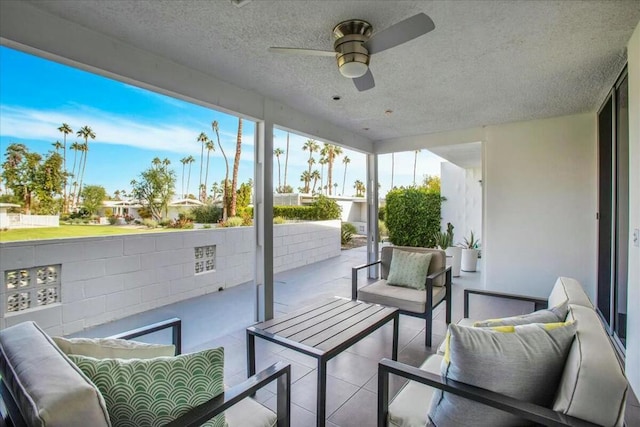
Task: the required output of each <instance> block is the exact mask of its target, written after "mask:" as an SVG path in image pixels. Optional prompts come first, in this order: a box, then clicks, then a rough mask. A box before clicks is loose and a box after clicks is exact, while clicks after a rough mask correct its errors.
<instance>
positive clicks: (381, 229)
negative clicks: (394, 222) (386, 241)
mask: <svg viewBox="0 0 640 427" xmlns="http://www.w3.org/2000/svg"><path fill="white" fill-rule="evenodd" d="M378 235H379V237H380V240H381V241H382V238H383V237H386V236H388V235H389V229H388V228H387V224H385V222H384V221H383V220H381V219H379V220H378Z"/></svg>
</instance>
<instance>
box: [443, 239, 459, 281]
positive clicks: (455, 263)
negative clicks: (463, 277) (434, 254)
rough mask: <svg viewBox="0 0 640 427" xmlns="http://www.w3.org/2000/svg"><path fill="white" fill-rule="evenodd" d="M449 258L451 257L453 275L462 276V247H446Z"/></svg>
mask: <svg viewBox="0 0 640 427" xmlns="http://www.w3.org/2000/svg"><path fill="white" fill-rule="evenodd" d="M445 252H446V254H447V258H448V257H451V275H452V276H453V277H460V265H461V263H462V248H461V247H459V246H449V247H448V248H447V249H445Z"/></svg>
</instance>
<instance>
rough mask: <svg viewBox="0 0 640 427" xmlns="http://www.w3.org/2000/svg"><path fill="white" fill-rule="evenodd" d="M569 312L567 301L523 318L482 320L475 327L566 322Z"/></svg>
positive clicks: (524, 315) (474, 324) (522, 316)
mask: <svg viewBox="0 0 640 427" xmlns="http://www.w3.org/2000/svg"><path fill="white" fill-rule="evenodd" d="M568 312H569V305H568V304H567V301H564V302H563V303H561V304H560V305H558V306H556V307H552V308H548V309H544V310H538V311H534V312H533V313H528V314H523V315H521V316H513V317H504V318H502V319H488V320H481V321H479V322H474V323H473V326H475V327H480V328H484V327H493V326H507V325H526V324H529V323H555V322H564V320H565V318H566V317H567V313H568Z"/></svg>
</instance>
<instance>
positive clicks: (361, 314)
mask: <svg viewBox="0 0 640 427" xmlns="http://www.w3.org/2000/svg"><path fill="white" fill-rule="evenodd" d="M397 311H398V309H397V308H392V307H384V306H381V305H377V304H369V303H366V302H362V301H354V300H350V299H344V298H338V297H336V298H332V299H329V300H324V301H322V302H320V303H318V304H314V305H311V306H308V307H304V308H302V309H300V310H297V311H295V312H293V313H289V314H287V315H286V316H282V317H278V318H276V319H272V320H268V321H266V322H262V323H258V324H256V325H254V326H251V327H249V328H248V329H247V331H248V332H249V333H252V334H254V335H256V336H260V337H262V338H265V339H267V340H270V341H274V342H278V343H280V344H282V345H284V346H286V347H290V348H295V349H297V350H299V351H302V352H303V353H306V354H308V355H311V356H315V357H321V356H323V355H326V353H338V352H340V351H342V350H343V349H344V348H345V347H346V346H349V345H350V344H351V343H355V342H356V341H358V340H359V339H361V338H362V337H363V336H364V335H367V334H369V333H371V332H372V331H373V330H375V329H377V328H378V327H379V326H380V325H381V324H384V323H385V322H387V321H389V320H391V319H392V318H393V317H395V316H397Z"/></svg>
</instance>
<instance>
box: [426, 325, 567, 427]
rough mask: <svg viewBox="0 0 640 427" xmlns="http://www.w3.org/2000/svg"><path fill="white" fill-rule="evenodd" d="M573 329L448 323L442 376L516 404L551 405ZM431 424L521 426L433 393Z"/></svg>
mask: <svg viewBox="0 0 640 427" xmlns="http://www.w3.org/2000/svg"><path fill="white" fill-rule="evenodd" d="M575 331H576V326H575V324H574V323H573V322H571V323H567V324H540V323H535V324H529V325H519V326H500V327H498V328H494V329H492V328H466V327H462V326H457V325H450V326H449V332H448V334H447V338H445V339H447V340H448V345H447V349H446V351H445V356H444V358H443V363H442V375H443V377H445V378H447V379H452V380H456V381H460V382H463V383H466V384H469V385H473V386H476V387H481V388H484V389H487V390H491V391H495V392H497V393H501V394H505V395H507V396H511V397H514V398H516V399H519V400H523V401H526V402H531V403H534V404H537V405H542V406H551V404H552V402H553V397H554V395H555V392H556V389H557V387H558V383H559V382H560V378H561V376H562V372H563V369H564V364H565V360H566V357H567V354H568V352H569V348H570V346H571V342H572V341H573V338H574V336H575ZM429 420H430V422H431V423H432V424H433V425H435V426H437V427H463V426H474V427H483V426H486V427H501V426H505V427H507V426H514V425H524V424H526V422H525V421H524V420H522V419H519V418H517V417H516V416H514V415H511V414H508V413H506V412H503V411H500V410H497V409H493V408H490V407H488V406H485V405H482V404H480V403H478V402H473V401H470V400H467V399H464V398H461V397H458V396H455V395H452V394H450V393H444V392H442V391H441V390H437V391H436V392H435V393H434V395H433V399H432V400H431V409H430V410H429Z"/></svg>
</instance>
